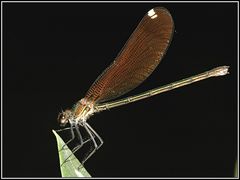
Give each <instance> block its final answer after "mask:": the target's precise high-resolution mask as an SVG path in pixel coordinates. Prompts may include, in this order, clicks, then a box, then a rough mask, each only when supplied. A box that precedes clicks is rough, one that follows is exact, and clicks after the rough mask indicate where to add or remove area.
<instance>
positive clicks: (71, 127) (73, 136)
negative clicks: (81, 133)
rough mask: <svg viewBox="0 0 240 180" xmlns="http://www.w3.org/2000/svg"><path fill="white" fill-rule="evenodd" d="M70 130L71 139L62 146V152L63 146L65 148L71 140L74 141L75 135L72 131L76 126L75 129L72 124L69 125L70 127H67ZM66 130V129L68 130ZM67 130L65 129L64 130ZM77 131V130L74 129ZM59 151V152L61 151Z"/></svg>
mask: <svg viewBox="0 0 240 180" xmlns="http://www.w3.org/2000/svg"><path fill="white" fill-rule="evenodd" d="M69 128H70V129H71V135H72V137H71V139H69V140H68V141H67V142H66V143H65V144H64V145H63V147H62V149H61V150H63V149H64V148H65V146H67V145H68V144H69V143H70V142H71V141H72V140H74V139H75V134H74V131H73V128H76V126H75V127H73V124H72V123H70V127H69ZM69 128H68V129H69ZM66 129H67V128H65V129H64V130H66ZM76 129H77V128H76ZM61 150H60V151H61Z"/></svg>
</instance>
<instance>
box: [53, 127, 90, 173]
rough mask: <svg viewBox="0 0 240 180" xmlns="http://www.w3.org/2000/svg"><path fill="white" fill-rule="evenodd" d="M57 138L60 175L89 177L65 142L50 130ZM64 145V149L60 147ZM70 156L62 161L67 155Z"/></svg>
mask: <svg viewBox="0 0 240 180" xmlns="http://www.w3.org/2000/svg"><path fill="white" fill-rule="evenodd" d="M52 132H53V134H54V135H55V137H56V140H57V146H58V155H59V163H60V170H61V175H62V177H91V175H90V174H89V173H88V172H87V170H86V169H85V168H84V167H83V166H82V164H81V163H80V162H79V161H78V159H77V158H76V156H75V155H74V154H73V153H72V151H71V150H70V149H69V148H68V147H67V145H65V142H64V141H63V140H62V138H61V137H60V136H59V135H58V134H57V132H56V131H54V130H52ZM64 145H65V147H64V149H63V148H62V147H63V146H64ZM70 155H71V157H70V158H69V159H68V160H67V161H66V162H64V161H65V160H66V159H67V158H68V157H69V156H70Z"/></svg>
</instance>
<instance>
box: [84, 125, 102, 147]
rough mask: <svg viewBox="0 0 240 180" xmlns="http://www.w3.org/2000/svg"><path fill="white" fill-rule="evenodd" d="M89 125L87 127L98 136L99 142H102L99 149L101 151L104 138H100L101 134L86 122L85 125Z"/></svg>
mask: <svg viewBox="0 0 240 180" xmlns="http://www.w3.org/2000/svg"><path fill="white" fill-rule="evenodd" d="M85 124H86V125H87V127H88V128H89V129H90V130H91V131H92V133H93V135H94V136H96V137H97V138H98V139H99V141H100V144H99V145H98V147H97V149H99V148H100V147H101V146H102V145H103V140H102V138H101V137H100V136H99V134H98V133H97V132H96V131H95V130H94V129H93V128H92V127H91V126H90V125H89V124H88V123H87V122H86V123H85Z"/></svg>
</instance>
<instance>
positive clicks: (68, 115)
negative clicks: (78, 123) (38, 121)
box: [57, 109, 73, 127]
mask: <svg viewBox="0 0 240 180" xmlns="http://www.w3.org/2000/svg"><path fill="white" fill-rule="evenodd" d="M72 118H73V113H72V111H71V110H69V109H67V110H65V111H62V112H61V113H59V114H58V118H57V120H58V122H59V124H60V126H62V127H64V126H65V125H66V124H67V123H68V122H69V121H71V120H72Z"/></svg>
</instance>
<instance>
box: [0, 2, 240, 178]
mask: <svg viewBox="0 0 240 180" xmlns="http://www.w3.org/2000/svg"><path fill="white" fill-rule="evenodd" d="M155 6H163V7H166V8H167V9H168V10H169V11H170V12H171V14H172V17H173V19H174V22H175V33H174V37H173V41H172V43H171V46H170V48H169V49H168V52H167V54H166V56H165V57H164V60H163V61H162V62H161V63H160V65H159V67H158V68H157V69H156V70H155V71H154V73H153V74H152V75H151V76H150V77H149V78H148V79H147V81H145V82H144V83H143V84H141V85H140V86H139V87H138V88H136V89H135V90H133V91H132V92H131V93H129V94H130V95H132V94H136V93H139V92H143V91H144V90H148V89H151V88H155V87H157V86H160V85H164V84H167V83H170V82H173V81H175V80H180V79H182V78H185V77H188V76H191V75H194V74H197V73H201V72H203V71H206V70H209V69H211V68H214V67H217V66H220V65H229V66H230V74H229V75H227V76H223V77H217V78H211V79H208V80H204V81H201V82H198V83H195V84H192V85H189V86H185V87H182V88H179V89H176V90H172V91H170V92H167V93H164V94H161V95H158V96H155V97H152V98H149V99H145V100H142V101H139V102H136V103H133V104H129V105H126V106H122V107H118V108H115V109H112V110H110V111H106V112H102V113H99V114H96V115H95V116H93V117H92V118H91V119H90V120H89V121H88V122H89V124H91V125H92V127H93V128H94V129H95V130H96V131H97V132H98V133H99V134H100V135H101V137H102V138H103V140H104V145H103V146H102V148H101V149H100V150H99V151H98V152H97V153H96V154H95V155H94V156H93V157H92V158H91V159H90V160H89V161H87V163H86V164H85V165H86V168H87V170H88V171H89V172H90V174H91V175H92V176H93V177H103V176H105V177H109V176H112V177H126V176H130V177H133V176H135V177H140V176H149V177H155V176H157V177H189V176H193V177H206V176H209V177H220V176H221V177H229V176H233V170H234V164H235V160H236V158H237V4H231V3H222V4H217V3H215V4H210V3H207V4H203V3H192V4H187V3H177V4H176V3H175V4H174V3H169V4H165V3H155V4H153V3H134V4H133V3H127V4H124V3H122V4H120V3H114V4H108V3H98V4H96V3H89V4H86V3H68V4H67V3H53V4H51V3H45V4H44V3H41V4H39V3H32V4H27V3H18V4H14V3H4V4H3V38H4V41H3V45H4V47H3V53H4V55H3V98H4V99H3V176H11V177H16V176H19V177H20V176H21V177H22V176H25V177H29V176H32V177H47V176H49V177H60V176H61V174H60V170H59V160H58V152H57V148H56V141H55V137H54V135H53V134H52V131H51V130H52V129H59V128H60V127H59V126H58V124H57V121H56V118H57V115H58V113H59V112H60V111H61V108H63V109H65V108H70V107H71V106H72V105H73V104H74V103H75V102H76V101H77V100H79V99H80V98H82V97H84V95H85V93H86V91H87V90H88V88H89V87H90V86H91V84H92V83H93V81H94V80H95V79H96V78H97V76H98V75H99V74H100V73H101V72H102V71H103V70H104V69H105V68H106V67H107V66H108V65H109V64H110V63H111V62H112V60H113V59H114V58H115V57H116V55H117V54H118V52H119V51H120V50H121V48H122V46H123V45H124V43H125V42H126V41H127V39H128V37H129V36H130V35H131V33H132V32H133V30H134V29H135V27H136V26H137V24H138V23H139V21H140V20H141V18H142V17H143V16H144V14H145V13H146V12H147V11H149V10H150V9H151V8H153V7H155Z"/></svg>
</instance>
